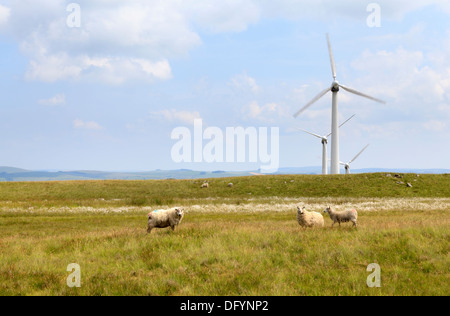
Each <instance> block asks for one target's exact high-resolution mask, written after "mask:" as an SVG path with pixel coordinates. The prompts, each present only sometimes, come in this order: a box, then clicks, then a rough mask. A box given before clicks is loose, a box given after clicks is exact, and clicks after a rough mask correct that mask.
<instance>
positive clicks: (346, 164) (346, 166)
mask: <svg viewBox="0 0 450 316" xmlns="http://www.w3.org/2000/svg"><path fill="white" fill-rule="evenodd" d="M367 147H369V145H367V146H366V147H364V148H363V150H361V151H360V152H359V154H357V155H356V156H355V158H353V159H352V160H350V161H349V162H347V163H343V162H341V165H343V166H345V174H350V164H351V163H352V162H353V161H355V160H356V159H357V158H358V157H359V156H360V155H361V154H362V153H363V151H364V150H366V149H367Z"/></svg>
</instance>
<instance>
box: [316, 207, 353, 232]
mask: <svg viewBox="0 0 450 316" xmlns="http://www.w3.org/2000/svg"><path fill="white" fill-rule="evenodd" d="M323 212H324V213H328V214H329V215H330V218H331V220H332V221H333V224H331V227H333V226H334V224H335V223H336V222H338V223H339V226H341V223H346V222H352V223H353V226H355V227H357V220H358V212H356V210H354V209H353V210H350V211H340V212H338V211H334V210H333V209H332V208H331V206H329V207H327V208H326V209H325V210H324V211H323Z"/></svg>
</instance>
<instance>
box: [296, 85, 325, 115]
mask: <svg viewBox="0 0 450 316" xmlns="http://www.w3.org/2000/svg"><path fill="white" fill-rule="evenodd" d="M328 91H331V88H326V89H325V90H323V91H322V92H321V93H319V94H318V95H317V96H316V97H315V98H314V99H312V100H311V101H310V102H309V103H308V104H307V105H305V106H304V107H303V108H301V109H300V111H298V112H297V113H295V114H294V117H298V116H299V115H300V114H302V113H303V112H304V111H305V110H306V109H307V108H309V107H310V106H311V105H313V104H314V103H315V102H317V101H318V100H319V99H320V98H321V97H323V96H324V95H325V94H327V93H328Z"/></svg>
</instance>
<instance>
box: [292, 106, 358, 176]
mask: <svg viewBox="0 0 450 316" xmlns="http://www.w3.org/2000/svg"><path fill="white" fill-rule="evenodd" d="M354 116H355V114H353V115H352V116H351V117H350V118H349V119H348V120H346V121H345V122H344V123H342V124H341V125H339V128H341V127H342V126H343V125H345V123H347V122H348V121H350V120H351V119H352V118H353V117H354ZM299 130H301V131H303V132H305V133H308V134H310V135H312V136H315V137H317V138H320V139H321V140H322V174H328V165H327V162H328V161H327V145H328V137H330V135H331V134H332V133H330V134H328V135H327V136H320V135H318V134H314V133H311V132H308V131H305V130H304V129H299Z"/></svg>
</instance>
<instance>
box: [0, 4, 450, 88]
mask: <svg viewBox="0 0 450 316" xmlns="http://www.w3.org/2000/svg"><path fill="white" fill-rule="evenodd" d="M77 3H78V4H79V5H80V8H81V27H80V28H70V27H68V26H67V24H66V20H67V16H68V15H69V13H68V12H67V11H66V6H67V4H68V3H67V1H65V0H42V1H34V0H21V1H7V6H8V7H7V6H5V5H0V25H2V24H5V22H7V25H6V26H5V27H4V28H3V27H2V29H4V30H6V32H7V33H9V34H11V35H13V36H15V38H16V39H17V40H18V41H19V43H20V47H21V50H22V52H23V53H24V54H25V55H26V56H27V57H28V58H29V59H30V64H29V68H28V71H27V73H26V78H27V79H29V80H40V81H49V82H53V81H57V80H69V79H85V78H88V79H93V80H98V81H102V82H107V83H112V84H120V83H122V82H125V81H128V80H147V81H150V82H153V81H155V80H168V79H170V78H172V74H171V71H170V64H169V60H170V59H172V58H179V57H182V56H186V55H187V54H188V53H189V52H190V51H191V50H192V49H193V48H195V47H197V46H199V45H201V43H202V41H201V38H200V35H199V33H198V30H196V28H197V29H198V28H199V29H202V30H209V31H211V32H216V33H217V32H241V31H244V30H246V29H247V28H248V27H249V26H250V25H253V24H256V23H258V22H259V21H260V20H261V19H263V18H274V17H276V18H279V17H281V18H292V19H303V18H312V19H319V20H322V19H326V20H329V17H330V16H345V17H353V18H357V19H361V18H363V19H364V18H365V17H366V16H367V12H366V5H367V3H365V2H362V3H359V2H358V3H355V1H354V0H344V1H339V2H336V1H334V0H333V1H332V0H324V1H316V2H306V1H296V0H280V1H276V2H275V1H272V0H270V1H269V0H259V1H256V0H222V1H217V2H214V3H211V1H206V0H205V1H200V0H128V1H120V0H109V1H106V0H89V1H88V0H79V1H77ZM378 3H379V4H380V5H381V7H382V14H383V18H395V19H398V18H401V17H403V16H404V15H405V14H407V13H408V12H412V11H414V10H417V9H420V8H423V7H425V6H428V5H438V6H440V7H441V8H443V9H444V10H447V12H450V10H449V7H450V5H449V4H448V1H444V0H418V1H414V2H410V1H406V0H402V1H387V0H380V1H378ZM240 79H245V78H240ZM241 83H245V81H244V82H241ZM247 85H249V87H250V89H251V90H252V91H253V92H257V90H258V87H257V85H256V83H254V82H251V81H249V82H247Z"/></svg>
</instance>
